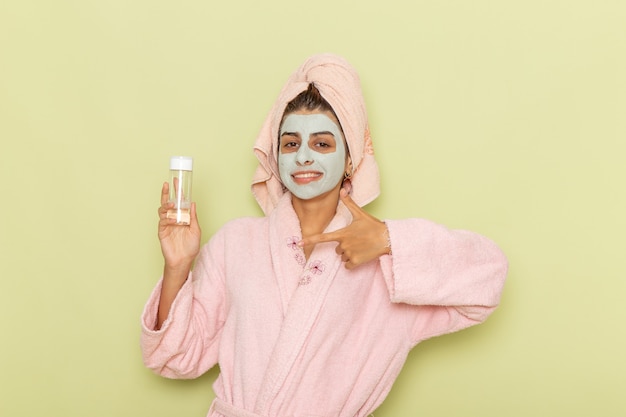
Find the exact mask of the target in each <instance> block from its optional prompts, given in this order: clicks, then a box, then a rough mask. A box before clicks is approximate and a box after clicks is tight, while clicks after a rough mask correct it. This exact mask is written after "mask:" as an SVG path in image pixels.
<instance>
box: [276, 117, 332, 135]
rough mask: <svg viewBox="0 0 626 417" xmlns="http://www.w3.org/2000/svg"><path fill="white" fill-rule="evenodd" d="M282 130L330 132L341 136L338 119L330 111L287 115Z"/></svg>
mask: <svg viewBox="0 0 626 417" xmlns="http://www.w3.org/2000/svg"><path fill="white" fill-rule="evenodd" d="M280 132H281V133H283V132H301V133H309V134H310V133H314V132H330V133H332V134H333V135H335V136H337V137H341V129H340V128H339V123H338V122H337V119H336V118H335V117H334V116H333V115H332V114H330V113H329V112H295V113H291V114H289V115H287V117H285V120H283V123H282V125H281V126H280Z"/></svg>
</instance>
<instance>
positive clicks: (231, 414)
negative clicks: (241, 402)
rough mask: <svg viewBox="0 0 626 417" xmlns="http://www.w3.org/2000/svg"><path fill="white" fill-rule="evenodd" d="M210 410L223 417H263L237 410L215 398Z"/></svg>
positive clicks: (241, 409)
mask: <svg viewBox="0 0 626 417" xmlns="http://www.w3.org/2000/svg"><path fill="white" fill-rule="evenodd" d="M211 410H213V411H216V412H218V413H220V414H222V415H224V416H225V417H263V416H261V415H259V414H256V413H253V412H252V411H248V410H244V409H243V408H237V407H235V406H234V405H231V404H228V403H227V402H225V401H222V400H220V399H219V398H215V399H214V400H213V404H212V405H211Z"/></svg>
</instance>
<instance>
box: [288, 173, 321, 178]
mask: <svg viewBox="0 0 626 417" xmlns="http://www.w3.org/2000/svg"><path fill="white" fill-rule="evenodd" d="M293 176H294V178H313V177H319V176H320V174H318V173H315V172H305V173H303V174H294V175H293Z"/></svg>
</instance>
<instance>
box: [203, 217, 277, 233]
mask: <svg viewBox="0 0 626 417" xmlns="http://www.w3.org/2000/svg"><path fill="white" fill-rule="evenodd" d="M268 224H269V220H268V218H267V217H238V218H236V219H232V220H229V221H227V222H226V223H224V225H222V227H220V228H219V230H218V231H217V232H216V233H215V235H221V236H222V237H224V238H228V237H231V236H240V235H247V236H250V235H256V234H258V233H267V229H268Z"/></svg>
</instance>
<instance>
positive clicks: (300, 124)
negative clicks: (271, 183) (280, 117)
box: [278, 114, 346, 200]
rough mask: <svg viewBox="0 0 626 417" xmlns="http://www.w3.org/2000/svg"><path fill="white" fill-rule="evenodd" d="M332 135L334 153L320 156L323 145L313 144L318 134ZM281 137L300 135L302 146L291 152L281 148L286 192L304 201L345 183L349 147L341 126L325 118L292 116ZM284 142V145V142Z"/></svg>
mask: <svg viewBox="0 0 626 417" xmlns="http://www.w3.org/2000/svg"><path fill="white" fill-rule="evenodd" d="M328 133H330V134H332V135H333V137H334V142H335V150H334V151H333V152H327V153H325V152H320V150H322V149H323V147H321V146H323V145H324V144H323V143H321V144H320V143H318V142H316V141H315V140H311V139H312V138H314V137H315V135H316V134H324V135H326V134H328ZM279 134H280V137H281V138H282V137H283V135H285V134H287V135H293V134H297V135H298V136H299V139H300V140H299V143H298V144H297V146H295V147H294V148H293V150H292V151H290V152H284V148H283V146H280V151H279V153H278V169H279V172H280V179H281V180H282V182H283V184H284V185H285V187H287V189H288V190H289V191H290V192H291V193H292V194H293V195H295V196H296V197H298V198H300V199H302V200H309V199H312V198H315V197H318V196H320V195H322V194H324V193H327V192H328V191H330V190H332V189H333V188H335V187H336V186H337V184H339V182H340V181H341V180H342V179H343V175H344V172H345V166H346V147H345V144H344V140H343V135H342V134H341V130H340V129H339V126H337V124H336V123H335V122H333V121H332V120H331V119H330V118H329V117H328V116H326V115H325V114H290V115H288V116H287V117H286V118H285V120H284V122H283V124H282V125H281V128H280V132H279ZM281 142H282V141H281Z"/></svg>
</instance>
